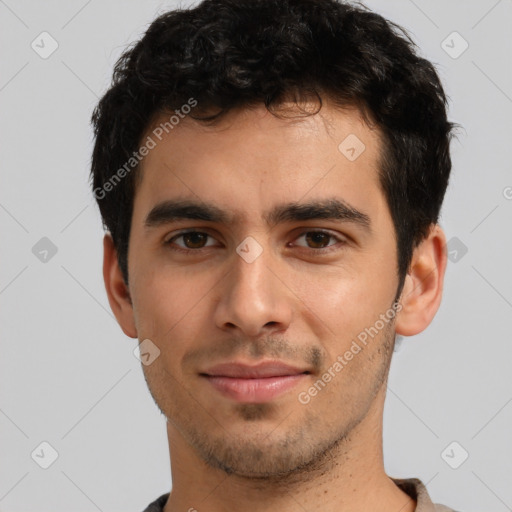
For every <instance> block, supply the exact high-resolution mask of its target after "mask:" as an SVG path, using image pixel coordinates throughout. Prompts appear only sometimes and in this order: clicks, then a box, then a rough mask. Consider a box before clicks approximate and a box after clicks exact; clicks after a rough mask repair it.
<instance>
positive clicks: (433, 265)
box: [395, 224, 447, 336]
mask: <svg viewBox="0 0 512 512" xmlns="http://www.w3.org/2000/svg"><path fill="white" fill-rule="evenodd" d="M446 264H447V253H446V236H445V234H444V231H443V230H442V229H441V227H440V226H439V225H438V224H434V225H432V226H431V228H430V232H429V235H428V237H427V238H426V239H424V240H423V241H422V242H421V243H420V244H419V245H418V246H417V247H416V248H415V249H414V253H413V257H412V261H411V265H410V269H409V272H408V273H407V276H406V278H405V283H404V288H403V291H402V295H401V296H400V303H401V305H402V309H401V310H400V312H399V313H398V315H397V317H396V324H395V330H396V333H397V334H401V335H402V336H413V335H414V334H418V333H420V332H421V331H423V330H424V329H426V328H427V326H428V325H429V324H430V322H431V321H432V319H433V318H434V316H435V314H436V313H437V310H438V309H439V305H440V304H441V298H442V295H443V281H444V274H445V270H446Z"/></svg>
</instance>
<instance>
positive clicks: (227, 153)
mask: <svg viewBox="0 0 512 512" xmlns="http://www.w3.org/2000/svg"><path fill="white" fill-rule="evenodd" d="M285 107H286V106H285ZM315 108H316V107H314V106H312V107H311V109H310V110H312V111H314V110H315ZM291 109H292V107H290V108H288V110H287V111H283V112H284V114H282V113H281V111H280V112H279V114H280V115H287V116H288V117H287V118H286V119H283V118H280V117H276V116H274V115H272V113H270V112H269V111H268V110H267V109H266V108H265V107H264V105H259V106H255V107H251V108H244V109H236V110H232V111H230V112H228V113H227V115H225V116H224V117H223V118H221V119H220V121H218V122H216V123H215V124H214V125H211V126H209V125H207V124H204V123H201V122H198V121H195V120H193V119H191V118H189V117H187V116H184V117H183V118H180V120H179V122H178V123H175V124H170V123H169V122H168V121H169V118H170V116H169V115H168V114H162V115H161V116H159V117H157V118H155V120H154V122H153V123H152V125H151V126H150V127H149V129H148V130H147V132H146V134H145V136H144V140H145V139H146V137H150V138H151V139H152V140H153V143H154V147H153V149H151V151H150V152H149V154H147V155H146V156H145V157H144V159H143V161H142V163H141V167H140V173H141V174H140V180H139V183H138V185H137V191H136V195H135V207H137V208H138V207H139V206H141V205H144V208H145V209H146V210H147V209H148V208H150V207H151V206H153V205H154V204H156V203H157V202H161V201H165V200H167V199H170V198H171V199H172V198H173V197H179V198H181V199H182V198H184V197H188V198H190V199H194V200H195V201H204V202H207V203H210V204H220V205H223V204H224V205H226V204H227V205H229V206H231V207H232V210H233V211H238V212H246V213H248V214H249V216H250V215H251V213H256V212H257V211H259V212H261V211H262V210H263V209H264V210H265V211H269V210H270V209H271V207H272V206H273V205H275V204H278V203H283V201H284V200H285V199H286V200H289V201H290V202H295V203H298V202H299V201H300V200H302V199H304V200H306V199H308V198H311V197H313V196H314V197H319V196H325V197H327V196H329V197H332V196H333V195H339V197H340V199H341V200H343V201H345V202H346V203H349V204H351V205H353V206H354V203H356V204H357V203H360V204H361V203H364V202H365V201H364V199H365V197H366V198H367V199H368V197H371V196H372V194H373V195H374V196H375V197H374V199H376V200H377V199H378V197H377V196H378V194H379V192H380V187H379V184H378V165H379V160H380V151H381V139H380V132H379V131H378V130H377V129H375V128H371V127H369V126H368V125H367V124H366V123H365V121H364V120H363V118H362V116H361V115H360V113H359V111H358V110H356V109H355V108H351V109H349V108H347V109H340V108H338V107H334V106H332V104H330V103H329V102H324V103H323V105H322V108H321V110H320V112H318V113H317V114H313V115H308V116H304V115H302V116H300V112H298V111H295V112H293V111H292V110H291ZM297 114H299V115H297ZM173 121H174V122H175V121H176V119H174V120H173ZM308 196H309V197H308ZM380 199H382V198H380ZM366 202H367V201H366ZM375 206H376V207H377V205H375ZM134 209H135V208H134Z"/></svg>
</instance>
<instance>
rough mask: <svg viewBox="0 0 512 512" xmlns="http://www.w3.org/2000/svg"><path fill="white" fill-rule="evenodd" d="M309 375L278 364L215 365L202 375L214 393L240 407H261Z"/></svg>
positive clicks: (297, 369)
mask: <svg viewBox="0 0 512 512" xmlns="http://www.w3.org/2000/svg"><path fill="white" fill-rule="evenodd" d="M309 373H310V372H309V371H308V370H305V369H301V368H297V367H294V366H290V365H288V364H284V363H281V362H278V361H269V362H262V363H259V364H257V365H247V364H242V363H223V364H218V365H216V366H213V367H211V368H209V369H208V370H206V371H204V372H202V373H201V374H200V375H201V377H203V378H205V379H206V380H207V381H208V382H209V383H210V384H211V385H212V387H213V388H214V389H216V390H217V391H218V392H220V393H221V394H222V395H224V396H225V397H227V398H230V399H232V400H235V401H236V402H243V403H264V402H268V401H270V400H272V399H274V398H277V397H278V396H279V395H282V394H284V393H285V392H287V391H289V390H290V389H292V388H293V387H295V386H296V385H297V384H298V383H299V382H300V381H301V380H303V379H304V378H305V377H306V376H307V375H308V374H309Z"/></svg>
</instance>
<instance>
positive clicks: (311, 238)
mask: <svg viewBox="0 0 512 512" xmlns="http://www.w3.org/2000/svg"><path fill="white" fill-rule="evenodd" d="M300 238H304V240H305V241H306V244H307V246H306V247H308V248H309V249H325V248H327V247H331V246H332V245H335V243H336V242H344V240H343V239H342V238H339V237H337V236H335V235H333V234H332V233H329V232H327V231H319V230H315V231H305V232H304V233H302V234H301V235H299V236H298V238H297V239H296V240H299V239H300ZM330 239H333V240H334V242H335V243H334V244H329V240H330ZM300 247H304V246H302V245H300Z"/></svg>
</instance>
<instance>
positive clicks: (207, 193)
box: [128, 102, 398, 476]
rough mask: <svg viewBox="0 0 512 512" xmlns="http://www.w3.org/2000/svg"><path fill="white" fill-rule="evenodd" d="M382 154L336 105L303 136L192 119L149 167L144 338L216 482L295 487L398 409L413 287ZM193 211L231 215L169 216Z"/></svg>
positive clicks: (238, 122)
mask: <svg viewBox="0 0 512 512" xmlns="http://www.w3.org/2000/svg"><path fill="white" fill-rule="evenodd" d="M167 118H168V116H165V117H162V119H161V120H162V121H163V120H165V119H167ZM156 124H158V122H157V123H156ZM148 133H149V134H151V132H150V131H149V132H148ZM349 136H350V138H349V139H347V137H349ZM354 136H355V137H357V139H359V140H360V141H361V142H362V143H364V145H365V149H364V151H363V152H362V153H361V154H360V155H359V156H358V157H357V158H355V159H354V156H357V154H358V153H359V152H360V151H361V149H362V146H359V145H357V144H356V143H357V139H355V138H354ZM345 139H347V141H346V142H345V143H344V144H342V145H341V149H339V148H338V146H339V145H340V143H342V142H343V141H344V140H345ZM380 149H381V143H380V139H379V134H378V132H377V131H376V130H371V129H370V128H368V126H366V125H365V124H364V123H363V121H362V120H361V119H360V116H359V114H358V113H357V112H356V111H352V110H351V111H348V110H347V111H341V110H338V109H335V108H334V107H333V106H331V105H330V104H329V103H328V102H325V103H324V106H323V107H322V110H321V112H320V113H319V114H317V115H313V116H310V117H306V118H301V119H297V118H296V119H295V120H294V121H290V120H282V119H278V118H276V117H274V116H273V115H271V114H270V113H268V112H267V111H266V109H265V108H264V107H263V106H262V107H258V108H254V109H251V110H247V109H246V110H243V111H233V112H231V113H230V114H229V115H228V116H227V117H226V118H225V119H223V120H222V122H221V123H220V124H219V125H218V126H216V127H209V128H208V127H205V126H204V125H201V124H198V123H196V122H194V121H192V120H190V119H185V120H183V121H181V123H180V124H179V125H178V126H176V127H175V128H174V129H173V130H172V131H171V132H170V133H169V134H168V135H167V136H166V137H165V138H163V140H162V141H160V142H159V141H157V146H156V147H155V148H154V149H152V150H151V151H150V153H149V155H148V156H147V157H146V158H145V159H144V162H143V169H142V171H143V174H142V181H141V183H140V185H139V186H138V188H137V191H136V194H135V200H134V210H133V218H132V227H131V233H130V244H129V253H128V263H129V266H128V269H129V279H130V286H129V292H130V295H131V300H132V304H133V315H134V322H135V325H136V328H137V334H138V338H139V340H141V341H142V340H145V339H149V340H151V342H152V343H154V344H155V345H156V346H157V347H158V349H159V350H160V355H159V357H157V358H156V359H155V360H154V361H153V362H152V363H151V364H150V365H148V366H143V369H144V374H145V378H146V380H147V383H148V385H149V389H150V391H151V394H152V396H153V398H154V400H155V401H156V403H157V405H158V407H159V408H160V409H161V411H162V412H163V413H164V414H165V416H166V417H167V419H168V421H169V428H170V429H171V432H172V433H173V436H175V438H182V439H183V440H184V442H185V444H187V446H189V447H190V449H191V450H193V451H194V453H196V454H197V455H198V456H199V457H201V458H202V459H203V460H205V461H206V462H207V463H208V464H210V465H211V466H214V467H218V468H222V469H224V470H226V471H228V472H234V473H235V474H239V475H244V476H270V475H277V474H285V473H290V472H293V471H294V470H297V468H299V467H301V466H302V467H304V466H307V465H308V464H312V463H313V462H314V461H315V460H318V459H319V458H320V457H321V455H322V454H324V453H325V452H326V450H328V449H329V448H332V447H333V446H335V445H337V444H338V443H339V442H340V441H343V440H344V439H345V438H347V436H349V435H350V434H351V432H353V429H354V428H356V427H357V426H358V425H361V424H364V419H365V418H367V417H370V415H371V412H372V411H373V410H375V409H376V408H377V407H378V406H379V405H378V404H380V406H381V405H382V403H381V402H382V401H381V400H380V399H381V398H383V395H384V393H383V390H384V388H385V380H386V376H387V371H388V367H389V361H390V357H391V353H392V346H393V339H394V327H393V321H392V320H387V321H386V322H384V321H383V320H382V318H383V317H382V316H381V315H382V314H385V313H386V312H388V318H390V317H391V316H392V315H389V310H390V308H391V306H392V304H393V300H394V298H395V293H396V289H397V286H398V276H397V275H396V265H397V263H396V262H397V254H396V246H395V244H396V242H395V235H394V227H393V223H392V220H391V217H390V215H389V210H388V207H387V204H386V200H385V197H384V195H383V193H382V191H381V189H380V187H379V182H378V173H377V165H378V159H379V151H380ZM185 201H187V202H190V203H194V204H197V205H198V206H201V207H203V209H204V207H205V206H208V207H214V211H213V212H212V211H211V209H210V211H202V213H201V215H199V217H200V218H199V219H198V218H187V215H190V213H191V212H192V211H195V212H196V214H197V213H198V209H197V208H195V209H192V208H189V209H188V210H186V211H185V210H183V209H182V210H181V212H180V215H176V211H175V210H173V208H169V206H172V204H171V203H176V202H182V203H181V205H182V206H183V204H184V203H183V202H185ZM335 201H338V202H339V203H335ZM166 202H168V203H167V208H166V207H162V204H164V203H166ZM321 204H323V205H324V206H329V204H330V205H331V206H336V205H338V207H337V208H333V209H329V208H327V209H325V208H324V210H322V209H320V210H319V209H318V208H317V207H318V206H319V205H321ZM157 205H160V208H158V209H156V210H155V207H157ZM303 205H309V206H310V207H311V208H303V207H302V206H303ZM340 205H341V206H343V205H344V206H345V207H346V208H345V210H344V209H343V208H339V206H340ZM174 206H176V205H174ZM347 209H348V210H347ZM331 210H332V211H331ZM335 210H336V211H337V212H338V215H331V214H333V213H335ZM151 212H153V213H152V214H151ZM187 212H188V213H187ZM322 212H324V214H323V215H322ZM212 213H213V214H219V215H217V216H215V215H213V216H210V217H209V216H208V215H210V214H212ZM272 213H273V214H274V215H271V214H272ZM279 213H281V215H279ZM150 214H151V215H150ZM207 214H208V215H207ZM181 215H184V216H185V218H182V217H181ZM196 217H197V215H196ZM223 217H225V218H223ZM322 217H325V218H322ZM185 231H186V232H188V235H185V236H180V235H183V233H184V232H185ZM184 251H188V252H184ZM379 319H380V321H379ZM365 329H368V331H365ZM363 332H365V333H366V344H364V343H363V342H362V341H361V340H362V339H364V338H365V337H364V335H361V333H363ZM369 332H371V335H369ZM358 336H359V338H358ZM354 341H356V343H357V345H358V346H359V350H358V349H357V348H355V346H354V343H353V342H354ZM351 349H352V350H351ZM347 351H351V353H352V357H350V356H349V355H346V353H347ZM340 358H341V359H340ZM341 361H343V362H341ZM336 362H338V363H339V364H338V365H336V364H335V363H336ZM340 365H341V367H340ZM326 375H327V376H326ZM329 375H330V377H331V378H330V379H329ZM319 380H321V381H322V382H323V384H322V383H319V382H318V381H319ZM315 383H316V386H315ZM315 390H316V391H315Z"/></svg>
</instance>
